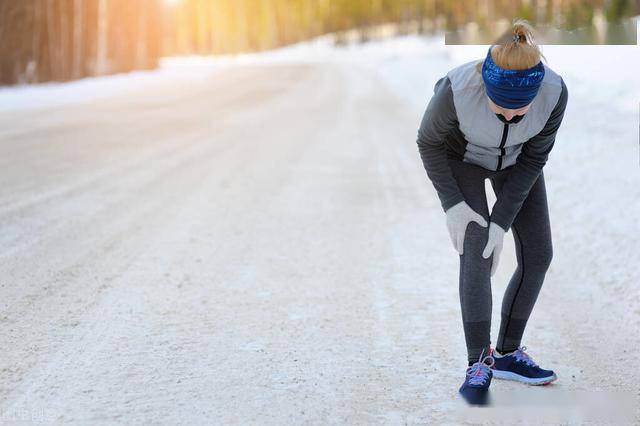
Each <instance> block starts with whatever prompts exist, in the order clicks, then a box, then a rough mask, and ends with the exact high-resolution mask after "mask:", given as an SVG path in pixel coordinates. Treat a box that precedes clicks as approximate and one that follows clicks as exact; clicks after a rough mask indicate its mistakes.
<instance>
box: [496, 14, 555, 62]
mask: <svg viewBox="0 0 640 426" xmlns="http://www.w3.org/2000/svg"><path fill="white" fill-rule="evenodd" d="M494 45H495V46H494V47H493V48H492V49H491V57H492V59H493V61H494V62H495V63H496V65H498V66H499V67H501V68H504V69H507V70H524V69H528V68H531V67H533V66H535V65H536V64H538V62H540V61H541V58H544V59H545V61H546V59H547V58H546V57H545V56H544V55H543V54H542V51H541V50H540V47H539V46H538V45H537V44H536V42H535V39H534V36H533V27H532V26H531V25H530V24H529V23H528V22H527V21H526V20H524V19H515V20H514V21H513V24H512V26H511V29H509V30H508V31H506V32H505V33H504V34H503V35H502V36H501V37H500V38H498V40H497V41H496V43H494Z"/></svg>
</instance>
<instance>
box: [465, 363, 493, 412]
mask: <svg viewBox="0 0 640 426" xmlns="http://www.w3.org/2000/svg"><path fill="white" fill-rule="evenodd" d="M482 355H484V350H483V351H482V353H481V354H480V357H479V358H478V361H477V362H475V363H473V365H471V366H470V367H468V368H467V374H466V377H465V380H464V383H463V384H462V386H461V387H460V390H459V392H460V393H461V394H462V396H463V397H464V399H465V400H466V401H467V402H468V403H470V404H476V405H485V404H486V402H487V395H488V390H489V385H490V384H491V378H492V377H493V372H492V370H491V367H492V366H493V364H494V359H493V357H492V356H491V353H489V355H487V356H486V357H484V358H483V357H482Z"/></svg>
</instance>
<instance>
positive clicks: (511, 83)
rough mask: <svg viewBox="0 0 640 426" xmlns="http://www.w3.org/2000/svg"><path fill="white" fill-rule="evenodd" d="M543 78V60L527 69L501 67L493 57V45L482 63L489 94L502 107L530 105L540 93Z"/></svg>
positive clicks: (483, 76)
mask: <svg viewBox="0 0 640 426" xmlns="http://www.w3.org/2000/svg"><path fill="white" fill-rule="evenodd" d="M543 78H544V65H543V63H542V61H540V62H538V64H537V65H535V66H533V67H531V68H529V69H526V70H508V69H505V68H500V67H499V66H498V65H496V63H495V62H493V58H491V47H489V50H488V51H487V58H486V59H485V60H484V63H483V64H482V79H483V80H484V87H485V91H486V92H487V96H489V98H490V99H491V100H492V101H493V102H494V103H495V104H496V105H498V106H501V107H502V108H508V109H518V108H522V107H524V106H527V105H529V104H530V103H531V101H533V98H535V97H536V95H537V94H538V89H539V88H540V84H542V79H543Z"/></svg>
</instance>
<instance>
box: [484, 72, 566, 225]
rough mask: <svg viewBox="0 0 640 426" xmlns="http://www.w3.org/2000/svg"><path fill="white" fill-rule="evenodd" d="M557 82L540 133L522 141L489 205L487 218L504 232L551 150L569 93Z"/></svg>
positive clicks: (518, 209) (563, 85) (564, 86)
mask: <svg viewBox="0 0 640 426" xmlns="http://www.w3.org/2000/svg"><path fill="white" fill-rule="evenodd" d="M561 82H562V92H561V93H560V99H558V103H557V104H556V106H555V108H554V109H553V111H552V112H551V116H550V117H549V120H547V123H546V124H545V126H544V128H543V129H542V130H541V131H540V133H538V134H537V135H535V136H534V137H532V138H531V139H529V140H528V141H527V142H525V143H524V144H523V145H522V150H521V151H520V154H519V155H518V158H517V160H516V164H515V165H514V166H513V170H512V171H511V172H510V173H509V176H508V177H507V179H506V181H505V183H504V185H503V187H502V190H501V192H500V194H498V196H497V200H496V203H495V204H494V206H493V210H492V212H491V217H490V219H491V222H493V223H495V224H497V225H499V226H500V227H501V228H502V229H504V230H505V232H506V231H508V230H509V228H510V227H511V224H512V223H513V221H514V219H515V217H516V215H517V214H518V212H519V211H520V208H521V207H522V203H524V200H525V199H526V198H527V195H528V194H529V191H530V190H531V187H532V186H533V184H534V183H535V181H536V180H537V179H538V176H539V175H540V173H541V172H542V168H543V167H544V165H545V164H546V162H547V158H548V156H549V152H551V149H552V148H553V144H554V143H555V139H556V133H557V132H558V129H559V128H560V124H561V123H562V118H563V117H564V111H565V109H566V107H567V100H568V97H569V92H568V91H567V86H566V85H565V84H564V80H561Z"/></svg>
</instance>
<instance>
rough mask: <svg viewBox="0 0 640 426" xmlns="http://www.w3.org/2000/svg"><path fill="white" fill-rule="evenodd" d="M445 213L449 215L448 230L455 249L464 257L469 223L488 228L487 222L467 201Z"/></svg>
mask: <svg viewBox="0 0 640 426" xmlns="http://www.w3.org/2000/svg"><path fill="white" fill-rule="evenodd" d="M445 213H446V214H447V228H449V236H450V237H451V242H452V243H453V247H454V248H455V249H456V250H457V251H458V253H460V254H461V255H462V254H464V253H463V251H464V234H465V232H466V231H467V225H468V224H469V222H476V223H477V224H478V225H480V226H482V227H485V228H486V227H487V221H486V220H485V218H484V217H482V215H480V214H479V213H477V212H476V211H475V210H473V209H472V208H471V207H469V204H467V203H466V201H460V202H459V203H458V204H456V205H454V206H452V207H450V208H448V209H447V211H446V212H445Z"/></svg>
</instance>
